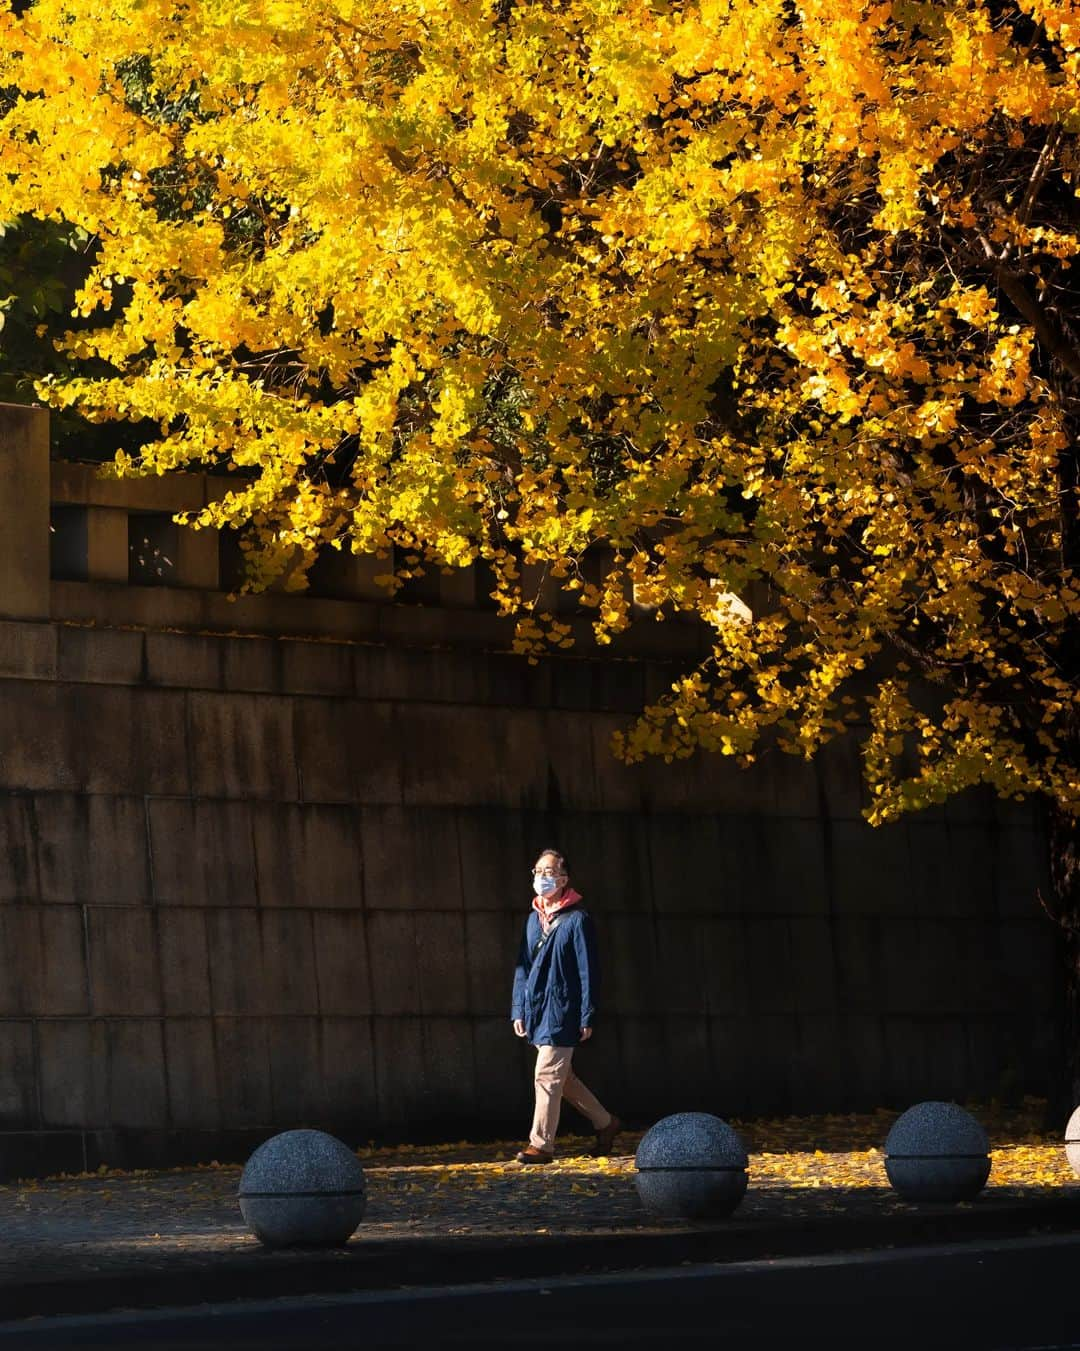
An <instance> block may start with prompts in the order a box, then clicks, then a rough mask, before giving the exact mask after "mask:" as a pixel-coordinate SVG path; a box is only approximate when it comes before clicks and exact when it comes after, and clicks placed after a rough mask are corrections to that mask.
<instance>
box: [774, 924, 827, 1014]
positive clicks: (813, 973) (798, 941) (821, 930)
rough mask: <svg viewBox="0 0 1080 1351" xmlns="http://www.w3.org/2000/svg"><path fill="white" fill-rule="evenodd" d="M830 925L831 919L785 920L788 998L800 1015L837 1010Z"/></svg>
mask: <svg viewBox="0 0 1080 1351" xmlns="http://www.w3.org/2000/svg"><path fill="white" fill-rule="evenodd" d="M833 925H834V921H833V919H832V918H831V917H826V916H822V915H791V916H789V918H788V921H787V926H788V948H789V951H790V953H791V959H792V960H791V997H792V1005H793V1007H794V1008H795V1009H796V1010H797V1012H799V1013H800V1014H802V1013H824V1012H827V1011H829V1010H832V1009H835V1008H837V1007H838V1004H839V1000H838V994H837V974H836V960H835V957H834V955H833V937H832V935H833Z"/></svg>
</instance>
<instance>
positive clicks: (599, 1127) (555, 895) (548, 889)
mask: <svg viewBox="0 0 1080 1351" xmlns="http://www.w3.org/2000/svg"><path fill="white" fill-rule="evenodd" d="M533 891H534V893H535V898H534V900H533V903H532V910H531V911H530V913H529V917H528V919H527V920H526V921H525V932H524V934H523V935H522V939H521V952H520V953H519V955H518V962H517V968H516V970H515V971H514V995H513V1002H512V1007H511V1011H510V1017H511V1019H512V1021H513V1024H514V1031H515V1032H516V1033H517V1035H518V1036H519V1037H527V1038H528V1039H529V1041H530V1042H531V1043H532V1045H533V1046H535V1047H536V1074H535V1086H536V1111H535V1113H534V1116H533V1127H532V1132H531V1133H530V1135H529V1143H528V1144H527V1145H526V1146H525V1148H524V1149H522V1150H521V1151H520V1152H519V1153H518V1155H517V1161H518V1163H527V1164H541V1163H550V1162H551V1160H552V1159H553V1158H554V1156H555V1132H556V1130H557V1129H558V1125H559V1111H560V1108H561V1107H562V1100H563V1098H565V1099H566V1100H567V1102H568V1103H570V1105H571V1107H576V1108H577V1110H578V1111H579V1112H581V1114H582V1115H583V1116H585V1117H587V1118H588V1120H589V1121H590V1122H591V1123H592V1126H593V1129H594V1130H595V1132H596V1146H595V1148H594V1150H593V1153H594V1154H596V1155H598V1156H599V1155H603V1154H609V1153H610V1152H611V1146H612V1145H613V1143H614V1141H615V1136H616V1135H617V1133H618V1132H619V1130H620V1129H621V1127H622V1122H621V1121H619V1119H618V1117H615V1116H612V1114H611V1113H610V1112H609V1111H608V1110H607V1109H606V1108H605V1107H603V1106H601V1104H600V1103H599V1102H598V1101H597V1099H596V1098H595V1097H594V1096H593V1095H592V1093H590V1092H589V1090H588V1089H587V1088H586V1087H585V1085H584V1084H583V1083H582V1082H581V1080H580V1079H579V1078H578V1077H577V1075H576V1074H575V1073H574V1071H573V1068H572V1066H571V1062H572V1060H573V1057H574V1047H575V1046H576V1045H577V1044H578V1043H579V1042H583V1041H588V1040H589V1038H590V1037H591V1036H592V1023H593V1016H594V1014H595V1011H596V1010H595V1007H594V1005H593V999H594V997H595V992H596V988H597V976H598V969H597V961H596V935H595V931H594V929H593V922H592V920H591V918H590V917H589V915H588V913H587V912H586V911H585V910H583V909H582V908H581V905H580V902H581V897H580V896H579V895H578V893H577V892H576V891H574V890H573V888H572V887H571V886H570V878H569V875H568V873H567V868H566V860H565V859H564V858H563V856H562V855H561V854H560V853H559V852H558V851H557V850H555V849H545V850H544V852H543V853H542V854H541V855H540V857H539V858H538V859H537V860H536V864H535V865H534V867H533Z"/></svg>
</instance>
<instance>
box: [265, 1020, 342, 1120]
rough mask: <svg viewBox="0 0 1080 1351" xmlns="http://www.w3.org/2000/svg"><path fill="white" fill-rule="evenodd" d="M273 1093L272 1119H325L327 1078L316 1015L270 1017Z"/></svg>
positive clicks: (271, 1086) (268, 1022)
mask: <svg viewBox="0 0 1080 1351" xmlns="http://www.w3.org/2000/svg"><path fill="white" fill-rule="evenodd" d="M266 1030H267V1048H268V1050H269V1053H270V1094H271V1098H272V1103H273V1116H272V1120H273V1123H274V1124H275V1125H277V1126H296V1125H308V1124H310V1123H311V1122H312V1121H325V1120H326V1098H327V1093H326V1080H325V1078H324V1077H323V1073H322V1065H321V1064H320V1054H319V1040H320V1037H319V1020H318V1019H317V1018H269V1019H267V1024H266Z"/></svg>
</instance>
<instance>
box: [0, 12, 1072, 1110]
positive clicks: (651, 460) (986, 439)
mask: <svg viewBox="0 0 1080 1351" xmlns="http://www.w3.org/2000/svg"><path fill="white" fill-rule="evenodd" d="M0 91H2V93H0V149H2V166H3V172H2V173H0V218H19V217H22V218H30V217H32V218H37V219H40V220H53V221H59V222H63V223H64V224H65V225H66V226H69V227H71V228H75V229H78V230H80V231H83V232H85V234H86V236H87V237H89V238H90V239H92V240H93V241H94V248H95V250H96V252H95V255H94V266H93V270H92V271H91V273H90V275H89V277H88V278H87V280H86V282H85V285H83V286H82V288H81V290H80V291H79V293H78V295H77V297H76V307H77V311H78V315H79V316H80V317H81V319H82V320H83V321H89V322H83V323H82V324H81V325H79V326H76V327H73V329H72V332H71V333H70V334H69V335H68V337H67V338H65V339H63V340H61V346H62V347H63V349H64V351H65V354H66V356H67V357H68V358H69V359H70V360H71V361H73V362H79V361H94V362H99V363H100V362H105V363H107V371H106V373H105V374H102V373H101V370H100V367H99V368H97V370H96V372H95V374H94V375H93V376H89V375H84V376H81V377H76V378H70V379H62V380H61V379H54V380H52V381H46V382H45V383H44V384H43V385H41V386H39V389H40V393H41V395H42V396H43V397H45V398H46V399H47V400H48V401H49V402H50V403H52V404H53V405H54V406H56V407H59V408H70V407H74V408H77V409H78V410H80V411H81V413H82V414H83V415H84V416H86V417H89V418H91V419H94V420H104V421H109V420H117V419H134V420H145V419H149V420H152V422H153V423H154V424H157V425H159V427H160V434H159V436H158V437H157V439H155V440H151V441H150V443H149V444H147V445H146V446H145V448H144V449H143V450H142V451H141V453H140V454H139V455H138V456H137V457H133V456H131V455H128V454H124V453H119V454H118V456H117V461H116V472H119V473H125V474H126V473H148V472H149V473H164V472H169V471H170V470H173V469H176V468H179V467H184V466H189V465H191V464H193V463H194V464H204V465H210V466H214V467H216V468H219V469H221V470H232V471H235V472H236V482H235V488H234V491H232V492H231V493H230V494H229V495H228V496H226V497H225V498H224V499H223V500H222V501H220V502H218V503H215V504H214V505H213V506H212V507H210V508H208V509H207V510H206V511H205V512H203V513H202V514H201V515H200V516H198V517H196V518H194V519H193V520H192V522H191V524H193V525H195V526H197V527H199V528H215V527H216V528H231V529H242V530H244V531H245V532H246V533H245V542H246V544H247V545H248V546H249V555H250V561H251V585H254V586H260V585H265V584H266V583H267V582H268V581H270V580H271V579H272V578H274V577H275V576H277V575H279V574H280V573H282V572H283V571H285V570H289V569H291V572H290V585H296V586H302V585H303V579H304V573H305V570H306V567H307V566H308V565H309V564H310V563H311V562H312V561H313V560H314V559H315V557H316V556H317V555H318V552H319V551H320V550H322V549H326V548H343V549H348V550H353V551H356V552H358V553H370V552H378V551H383V552H387V551H388V550H389V548H390V546H396V548H397V551H398V552H397V553H396V554H395V557H399V558H404V560H405V562H404V564H403V568H402V570H403V571H405V572H408V571H410V570H415V569H420V568H423V567H446V568H458V567H466V566H469V565H471V564H473V563H474V562H476V560H478V559H482V560H484V562H485V563H486V564H487V565H488V567H489V568H490V569H491V570H492V572H493V574H494V576H495V579H496V583H495V593H494V594H495V596H496V598H497V599H498V601H499V603H500V604H501V605H502V606H503V608H504V609H505V610H506V611H507V612H510V613H514V614H516V615H517V617H518V625H517V644H518V646H519V648H520V649H521V650H522V651H524V652H527V653H529V654H531V655H535V654H536V653H537V652H539V651H541V650H542V649H543V648H544V647H545V645H547V644H549V643H555V644H556V645H559V644H566V643H567V642H569V641H570V638H569V627H568V625H567V624H566V623H565V621H564V618H560V617H559V616H558V615H555V614H551V613H548V612H547V611H544V610H542V609H541V606H540V604H539V603H538V600H537V596H536V595H535V594H533V593H532V592H531V591H530V590H529V589H528V588H525V587H523V585H522V577H523V576H529V577H533V576H536V575H539V574H540V573H546V575H547V576H549V577H553V578H554V579H556V580H557V581H558V582H559V583H560V584H561V586H562V587H563V588H564V589H565V590H566V592H568V593H569V594H570V595H572V596H576V598H577V601H578V602H579V604H580V606H581V607H582V610H583V613H586V614H588V615H589V616H591V618H592V620H593V625H594V629H595V634H596V637H597V639H598V640H599V641H601V642H604V641H608V640H610V638H611V637H612V636H613V635H614V634H617V633H618V632H620V631H621V630H623V629H625V628H626V627H627V626H628V625H629V624H631V623H644V622H654V621H655V620H656V619H663V618H664V617H665V616H670V615H671V614H673V613H679V612H682V613H686V614H689V615H693V616H696V617H697V618H698V619H699V620H700V621H701V622H702V623H703V624H704V625H706V626H707V627H708V630H709V632H710V633H711V644H710V645H711V651H710V652H709V655H708V656H707V658H706V660H704V661H703V662H702V663H701V664H700V665H699V666H698V667H696V668H695V669H693V670H691V671H688V672H687V673H686V674H685V676H684V677H683V678H681V679H680V680H679V681H677V682H676V684H675V685H674V687H673V688H672V690H671V692H670V694H669V696H668V697H667V698H665V699H664V700H662V701H661V702H660V703H658V704H657V705H656V706H655V707H652V708H649V709H647V710H646V711H645V713H644V714H643V716H642V717H641V719H640V720H639V721H638V722H637V724H636V725H635V726H634V727H633V728H632V729H630V730H628V731H627V732H626V733H625V735H624V736H623V737H622V738H621V739H620V742H619V745H618V747H617V749H618V750H619V752H620V753H621V754H622V755H623V756H625V757H626V758H629V759H634V758H640V757H642V756H645V755H651V754H661V755H666V756H669V757H678V756H683V755H688V754H690V753H692V752H693V751H695V750H696V749H698V748H704V749H705V750H708V751H716V752H719V753H721V754H727V755H732V756H735V757H737V758H738V759H739V760H740V762H742V763H748V762H750V761H751V760H752V759H753V757H754V755H755V753H756V752H757V751H758V750H759V749H760V747H761V745H762V744H763V741H764V740H768V741H770V742H773V743H776V744H778V745H779V746H780V747H782V748H783V749H785V750H789V751H791V752H793V753H795V754H801V755H805V756H812V755H813V754H814V753H815V752H816V751H817V750H818V749H819V748H820V747H821V746H822V745H823V744H824V743H826V742H828V741H829V740H830V739H831V738H833V737H836V736H838V735H841V734H845V733H851V732H854V733H855V734H857V735H859V736H860V738H861V744H862V754H863V760H864V767H865V774H866V778H867V781H868V784H869V788H870V790H871V794H872V799H873V806H872V808H871V809H870V811H869V812H868V816H869V819H870V821H871V822H872V823H875V824H878V823H883V822H887V821H890V820H892V819H895V818H896V817H898V816H899V815H901V814H902V813H904V812H905V811H909V810H914V809H918V808H920V807H922V806H925V805H926V804H929V803H934V802H940V801H942V800H943V799H945V798H946V797H948V796H949V795H951V794H954V793H957V792H959V791H961V790H963V789H966V788H969V787H972V786H975V785H980V784H981V785H990V786H991V787H992V788H993V789H994V790H996V791H997V792H998V793H1000V794H1002V795H1004V796H1006V797H1023V796H1028V795H1033V796H1035V797H1037V798H1039V799H1040V800H1042V801H1043V802H1045V804H1046V805H1047V808H1048V816H1049V821H1050V836H1051V853H1052V859H1051V863H1052V868H1051V872H1052V877H1053V888H1054V895H1053V897H1052V898H1050V899H1049V901H1048V904H1049V906H1050V908H1052V909H1054V911H1055V913H1056V914H1057V916H1058V917H1059V918H1060V919H1061V921H1062V922H1063V924H1064V925H1065V926H1066V933H1067V947H1068V962H1069V970H1070V991H1071V995H1070V998H1071V1001H1072V1005H1071V1007H1072V1020H1071V1026H1072V1028H1073V1030H1074V1031H1080V941H1078V930H1077V927H1076V926H1078V925H1080V853H1078V838H1080V837H1078V827H1077V821H1078V815H1080V722H1078V713H1080V695H1078V687H1077V677H1078V672H1080V577H1078V565H1080V524H1078V511H1080V501H1078V471H1077V449H1076V438H1077V434H1078V429H1080V418H1078V413H1080V343H1078V334H1080V328H1078V324H1080V287H1078V278H1077V274H1076V269H1075V266H1074V259H1075V257H1076V254H1077V252H1078V249H1080V221H1078V204H1077V184H1078V175H1080V140H1078V133H1080V4H1078V3H1077V0H880V2H878V3H873V2H870V0H755V3H753V4H746V3H743V0H439V3H437V4H435V3H431V2H430V0H394V2H393V3H390V2H389V0H363V3H360V0H303V3H301V2H300V0H113V3H111V4H109V5H107V6H105V5H100V4H91V3H90V2H89V0H37V3H34V4H32V5H30V7H29V8H26V9H25V10H24V12H22V13H21V14H20V15H18V16H16V15H15V14H14V13H6V14H5V13H0ZM590 546H602V548H603V549H604V551H605V553H604V557H605V558H606V559H607V563H606V564H605V567H604V570H603V571H602V573H600V574H597V573H596V571H595V569H588V568H585V567H583V565H582V560H583V558H584V556H585V551H586V550H587V549H588V548H589V547H590ZM526 565H532V566H531V567H529V566H526ZM400 579H401V578H400V574H399V576H397V577H388V583H389V584H390V585H393V584H394V583H395V582H397V581H400ZM754 584H758V585H757V592H756V594H759V595H760V594H767V595H768V597H769V598H770V599H769V603H768V604H767V605H765V606H760V605H759V606H758V609H757V611H756V612H755V613H754V614H753V615H752V616H751V617H750V618H749V620H747V617H746V615H745V613H744V612H739V611H738V610H737V609H736V608H735V607H734V606H733V605H732V603H731V602H730V601H726V600H725V599H724V598H725V597H730V596H732V595H740V594H741V595H745V594H747V593H748V589H753V586H754ZM1070 1042H1071V1044H1073V1045H1080V1037H1077V1036H1072V1037H1071V1038H1070ZM1072 1074H1073V1079H1074V1089H1075V1092H1074V1097H1075V1096H1076V1095H1077V1094H1080V1060H1077V1061H1075V1063H1074V1064H1073V1066H1072Z"/></svg>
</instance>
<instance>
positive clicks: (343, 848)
mask: <svg viewBox="0 0 1080 1351" xmlns="http://www.w3.org/2000/svg"><path fill="white" fill-rule="evenodd" d="M252 834H253V837H254V844H255V880H256V889H257V891H258V896H259V904H260V905H262V906H311V907H314V906H340V907H342V908H349V907H353V906H359V905H361V904H362V903H363V893H364V880H365V878H364V872H365V870H364V866H363V863H362V861H361V846H360V814H359V812H358V810H357V809H356V808H355V807H353V806H351V805H349V804H340V805H339V804H336V803H318V804H315V803H302V804H293V803H276V802H274V803H271V802H259V803H253V804H252Z"/></svg>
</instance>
